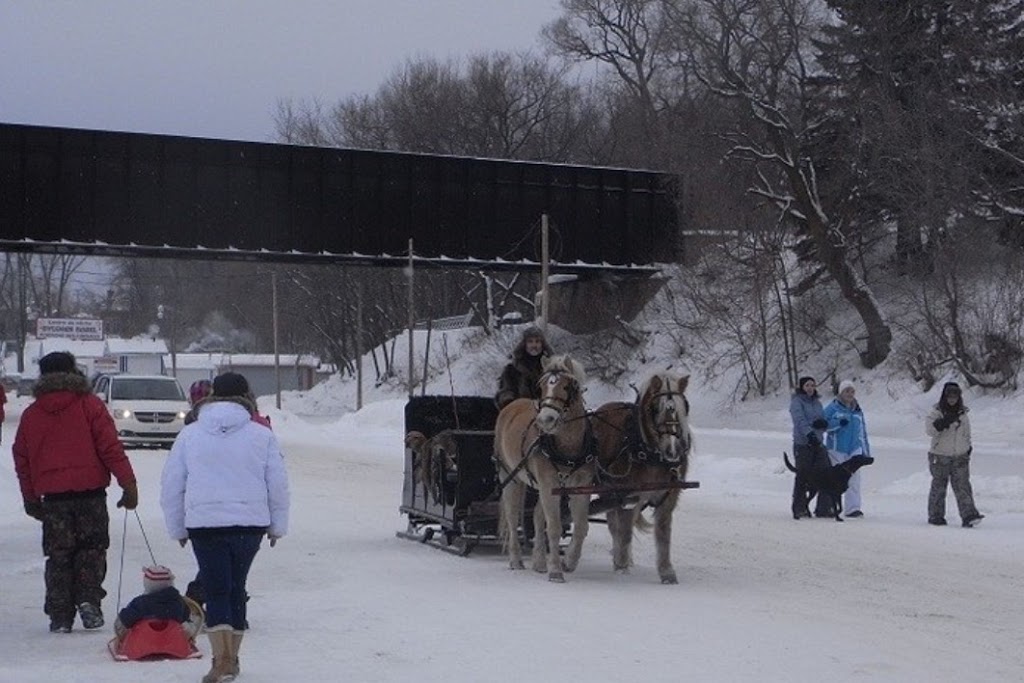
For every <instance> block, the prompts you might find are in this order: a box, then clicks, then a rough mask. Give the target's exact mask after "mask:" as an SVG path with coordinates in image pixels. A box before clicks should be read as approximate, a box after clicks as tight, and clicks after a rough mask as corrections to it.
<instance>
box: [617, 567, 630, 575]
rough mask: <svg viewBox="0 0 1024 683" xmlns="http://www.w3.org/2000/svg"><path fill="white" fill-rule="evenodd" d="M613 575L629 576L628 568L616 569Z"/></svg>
mask: <svg viewBox="0 0 1024 683" xmlns="http://www.w3.org/2000/svg"><path fill="white" fill-rule="evenodd" d="M615 573H616V574H618V575H619V576H627V575H628V574H629V567H616V568H615Z"/></svg>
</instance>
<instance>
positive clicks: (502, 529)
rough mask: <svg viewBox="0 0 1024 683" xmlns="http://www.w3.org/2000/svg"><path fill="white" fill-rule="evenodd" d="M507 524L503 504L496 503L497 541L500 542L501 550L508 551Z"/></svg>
mask: <svg viewBox="0 0 1024 683" xmlns="http://www.w3.org/2000/svg"><path fill="white" fill-rule="evenodd" d="M508 538H509V535H508V524H507V523H506V521H505V506H504V505H502V504H501V503H500V502H499V503H498V542H499V543H501V552H503V553H507V552H508Z"/></svg>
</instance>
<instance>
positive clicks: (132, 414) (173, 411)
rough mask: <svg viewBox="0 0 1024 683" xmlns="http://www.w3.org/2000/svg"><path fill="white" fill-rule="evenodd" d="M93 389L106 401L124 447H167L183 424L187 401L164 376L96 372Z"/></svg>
mask: <svg viewBox="0 0 1024 683" xmlns="http://www.w3.org/2000/svg"><path fill="white" fill-rule="evenodd" d="M93 392H94V393H95V394H96V395H97V396H99V397H100V399H101V400H102V401H103V402H104V403H106V404H107V409H108V410H110V414H111V415H112V416H113V418H114V424H115V425H116V426H117V435H118V436H119V437H121V442H122V443H124V445H125V446H158V447H161V448H170V447H171V445H172V444H173V443H174V439H175V437H177V436H178V432H180V431H181V428H182V427H184V426H185V415H186V414H187V413H188V411H189V404H188V400H187V399H186V398H185V392H184V391H182V389H181V385H180V384H178V380H176V379H175V378H173V377H167V376H165V375H100V376H99V377H97V378H96V380H95V381H94V382H93Z"/></svg>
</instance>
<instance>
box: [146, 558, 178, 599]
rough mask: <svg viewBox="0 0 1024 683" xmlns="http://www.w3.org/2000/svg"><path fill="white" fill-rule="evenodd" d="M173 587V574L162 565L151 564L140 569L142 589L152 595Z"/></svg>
mask: <svg viewBox="0 0 1024 683" xmlns="http://www.w3.org/2000/svg"><path fill="white" fill-rule="evenodd" d="M172 586H174V574H173V573H172V572H171V570H170V569H168V568H167V567H165V566H163V565H162V564H153V565H150V566H148V567H143V568H142V589H143V590H144V591H145V592H147V593H154V592H156V591H159V590H163V589H164V588H171V587H172Z"/></svg>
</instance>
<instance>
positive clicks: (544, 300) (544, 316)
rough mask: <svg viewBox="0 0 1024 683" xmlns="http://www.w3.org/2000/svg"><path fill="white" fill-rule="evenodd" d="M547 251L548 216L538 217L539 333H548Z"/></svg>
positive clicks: (548, 265)
mask: <svg viewBox="0 0 1024 683" xmlns="http://www.w3.org/2000/svg"><path fill="white" fill-rule="evenodd" d="M549 255H550V254H549V249H548V215H547V214H546V213H545V214H542V215H541V217H540V331H541V332H543V333H544V335H545V336H547V333H548V294H549V292H548V276H549V275H550V270H551V267H550V264H549V262H548V261H549Z"/></svg>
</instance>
